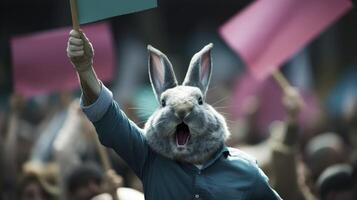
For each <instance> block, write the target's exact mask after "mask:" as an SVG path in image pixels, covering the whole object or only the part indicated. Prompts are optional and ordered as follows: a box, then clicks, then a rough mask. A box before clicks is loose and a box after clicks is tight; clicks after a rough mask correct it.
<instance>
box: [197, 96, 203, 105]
mask: <svg viewBox="0 0 357 200" xmlns="http://www.w3.org/2000/svg"><path fill="white" fill-rule="evenodd" d="M197 101H198V104H199V105H202V104H203V101H202V97H199V98H198V100H197Z"/></svg>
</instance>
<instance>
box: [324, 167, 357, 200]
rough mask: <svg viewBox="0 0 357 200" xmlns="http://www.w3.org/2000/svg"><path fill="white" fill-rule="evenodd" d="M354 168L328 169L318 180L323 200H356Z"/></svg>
mask: <svg viewBox="0 0 357 200" xmlns="http://www.w3.org/2000/svg"><path fill="white" fill-rule="evenodd" d="M353 178H354V177H353V168H352V166H351V165H349V164H335V165H331V166H329V167H327V168H326V169H325V170H324V171H323V172H322V173H321V175H320V176H319V178H318V180H317V188H318V192H319V196H320V199H321V200H355V199H356V196H354V191H353V189H354V184H355V181H354V180H353Z"/></svg>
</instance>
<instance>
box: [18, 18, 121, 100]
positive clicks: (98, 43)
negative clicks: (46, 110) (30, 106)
mask: <svg viewBox="0 0 357 200" xmlns="http://www.w3.org/2000/svg"><path fill="white" fill-rule="evenodd" d="M82 29H83V31H84V32H85V33H86V35H87V37H88V38H89V39H90V40H91V42H92V44H93V46H94V49H95V55H94V67H95V70H96V72H97V75H98V77H99V78H100V79H101V80H102V81H103V82H108V81H111V80H112V79H113V69H114V50H113V39H112V35H111V29H110V25H109V24H108V23H98V24H94V25H87V26H83V27H82ZM70 30H71V28H61V29H56V30H52V31H46V32H41V33H36V34H31V35H26V36H20V37H15V38H13V39H12V40H11V47H12V49H11V50H12V64H13V76H14V78H13V80H14V89H15V93H18V94H21V95H23V96H25V97H26V98H29V97H32V96H34V95H37V94H43V93H49V92H53V91H64V90H73V89H76V88H78V87H79V83H78V80H77V76H76V73H75V70H74V68H73V66H72V64H71V63H70V61H69V59H68V58H67V55H66V46H67V40H68V36H69V32H70Z"/></svg>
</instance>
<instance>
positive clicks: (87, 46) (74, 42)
mask: <svg viewBox="0 0 357 200" xmlns="http://www.w3.org/2000/svg"><path fill="white" fill-rule="evenodd" d="M93 55H94V50H93V46H92V44H91V43H90V41H89V40H88V38H87V37H86V36H85V34H84V33H83V32H81V31H76V30H72V31H71V32H70V33H69V39H68V43H67V56H68V57H69V58H70V59H71V62H72V64H73V66H74V67H75V68H76V70H77V72H84V71H88V70H89V69H91V68H92V66H93Z"/></svg>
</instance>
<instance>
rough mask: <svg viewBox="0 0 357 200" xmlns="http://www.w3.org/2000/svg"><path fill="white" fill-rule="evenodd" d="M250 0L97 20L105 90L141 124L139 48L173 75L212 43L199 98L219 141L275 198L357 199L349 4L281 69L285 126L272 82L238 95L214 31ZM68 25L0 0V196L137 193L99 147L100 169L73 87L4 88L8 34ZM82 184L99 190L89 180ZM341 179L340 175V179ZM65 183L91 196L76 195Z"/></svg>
mask: <svg viewBox="0 0 357 200" xmlns="http://www.w3.org/2000/svg"><path fill="white" fill-rule="evenodd" d="M251 2H253V1H251V0H240V1H237V0H222V1H213V0H196V1H188V0H181V1H169V0H159V1H158V5H159V6H158V8H155V9H151V10H147V11H143V12H139V13H135V14H129V15H124V16H120V17H114V18H111V19H109V20H107V21H108V22H109V23H110V25H111V30H112V36H113V39H114V50H115V60H116V62H115V63H116V64H115V69H114V71H115V72H114V80H112V81H110V82H108V83H107V86H108V87H109V88H110V89H111V90H112V91H113V93H114V98H115V99H116V100H117V101H118V102H119V104H121V105H122V108H123V109H124V111H125V112H126V113H127V114H128V116H129V117H130V118H131V119H132V120H133V121H135V122H136V123H137V124H138V125H139V126H141V127H142V126H143V125H144V123H145V121H146V119H147V117H148V116H150V114H151V113H152V112H153V111H154V110H155V108H156V106H157V103H156V101H155V99H154V96H153V93H152V90H151V86H150V83H149V78H148V74H147V51H146V46H147V45H148V44H152V45H153V46H155V47H156V48H158V49H160V50H161V51H162V52H164V53H165V54H166V55H167V56H168V57H169V59H170V60H171V62H172V63H173V66H174V69H175V72H176V76H177V78H178V80H179V81H182V80H183V78H184V75H185V73H186V70H187V67H188V64H189V61H190V59H191V57H192V55H193V54H194V53H195V52H197V51H199V50H200V49H201V48H202V47H203V46H204V45H206V44H208V43H210V42H212V43H214V45H215V47H214V50H213V52H212V58H213V76H212V80H211V85H210V89H209V92H208V99H207V101H208V102H209V103H210V104H212V105H213V106H214V107H216V109H217V110H218V111H219V112H220V113H222V114H223V115H224V116H225V117H226V119H227V122H228V125H229V127H230V130H231V132H232V137H231V138H230V140H229V141H228V143H229V144H230V145H231V146H235V147H237V148H241V149H243V150H245V151H247V152H248V153H251V154H253V156H255V157H256V158H257V159H258V162H259V163H260V166H261V167H262V168H263V169H264V171H265V172H266V173H267V175H268V176H269V178H270V180H271V184H272V186H273V187H274V188H276V190H277V191H278V193H279V194H281V196H282V197H283V198H284V199H347V200H348V199H357V196H356V195H357V191H356V187H354V186H355V185H356V184H355V182H356V178H355V167H356V166H357V56H356V52H357V39H356V36H357V11H356V10H355V8H353V9H352V10H351V11H350V12H348V13H347V14H346V15H344V16H343V17H342V18H341V19H339V20H338V22H337V23H335V24H333V25H332V26H330V27H329V28H328V29H327V30H325V31H324V32H323V33H322V34H321V35H320V36H319V37H318V38H317V39H314V40H313V41H312V42H311V43H310V44H309V45H307V46H306V47H305V48H303V49H302V50H300V51H299V52H298V53H297V54H295V55H294V57H293V58H291V59H290V60H289V61H288V62H286V63H285V64H284V66H282V68H281V69H282V72H283V73H284V74H285V76H286V77H287V79H288V80H289V81H290V82H291V84H292V85H293V86H295V87H296V88H297V89H298V91H299V92H300V95H301V96H302V97H303V99H304V101H305V108H304V109H302V110H301V113H300V114H301V115H300V119H298V120H297V122H296V123H290V122H289V121H288V120H286V119H287V117H286V116H289V111H288V109H287V108H286V106H284V102H283V101H282V98H283V96H284V95H283V94H282V92H281V91H280V90H279V87H278V86H277V85H276V83H275V82H274V81H273V80H272V79H268V80H266V81H265V83H264V84H263V86H261V88H260V89H259V90H257V91H256V92H254V93H252V94H249V95H245V94H241V91H242V90H244V88H246V87H249V84H250V82H249V77H247V70H246V68H245V66H244V64H243V62H242V61H241V59H240V58H239V57H238V56H237V55H236V54H235V53H234V52H233V51H232V50H231V49H230V48H229V47H228V46H227V45H226V44H225V43H224V41H223V40H222V39H221V38H220V36H219V35H218V28H219V27H220V26H221V25H222V24H223V23H224V22H225V21H227V20H228V19H229V18H230V17H232V16H233V15H234V14H236V13H237V12H239V11H240V10H241V9H243V8H245V7H246V6H247V5H248V4H250V3H251ZM353 2H354V4H356V3H357V2H356V1H353ZM68 26H71V16H70V9H69V3H68V2H67V1H55V0H47V1H42V0H32V1H21V2H20V1H15V0H2V1H0V149H1V157H0V158H1V163H0V166H1V167H0V169H1V171H0V173H1V176H0V193H1V195H2V197H0V199H39V198H40V197H39V196H41V195H42V196H43V198H42V199H70V198H69V197H68V195H72V197H71V199H76V198H77V199H81V198H82V199H90V198H91V197H92V196H94V194H95V195H96V194H99V193H104V192H103V191H102V188H101V187H102V186H101V185H103V184H102V182H106V183H107V182H109V183H110V184H111V185H114V186H115V187H124V186H125V187H129V188H134V189H136V190H137V191H142V187H141V184H140V182H139V181H138V180H137V178H135V175H134V174H133V172H131V171H130V170H129V169H128V168H127V166H126V165H125V163H123V161H122V160H121V159H120V158H119V157H118V156H117V155H116V154H115V153H113V152H112V151H111V150H108V151H107V152H108V154H109V157H110V160H111V163H112V167H113V169H114V171H115V172H116V173H114V174H115V175H113V173H109V174H110V175H108V173H107V171H105V170H103V167H102V166H101V161H100V160H101V159H100V155H99V154H98V152H97V149H98V148H97V146H96V142H95V141H96V138H95V137H93V134H92V133H93V132H95V130H94V129H93V127H92V126H91V125H90V124H89V123H88V121H87V120H86V118H85V117H84V116H83V114H82V113H81V111H80V109H79V105H78V100H77V99H78V97H79V96H80V91H79V90H78V89H77V90H74V91H55V92H51V93H44V94H39V95H37V96H34V97H32V98H30V99H28V98H24V97H22V96H21V95H19V94H15V92H14V90H13V84H14V80H13V77H14V76H13V68H12V59H11V46H10V39H11V38H13V37H15V36H20V35H24V34H30V33H33V32H38V31H46V30H51V29H55V28H60V27H68ZM94 48H95V47H94ZM63 51H65V49H63ZM29 53H31V52H29ZM48 67H51V66H48ZM34 73H36V72H34ZM73 73H74V72H73ZM28 76H31V74H28ZM247 85H248V86H247ZM242 87H244V88H242ZM265 150H266V151H265ZM273 161H274V162H273ZM275 161H276V162H275ZM80 163H81V164H80ZM274 163H275V164H274ZM287 169H288V170H287ZM289 170H291V171H289ZM277 172H279V173H277ZM284 173H285V174H287V176H288V177H289V178H286V176H285V179H284ZM59 174H61V175H59ZM289 174H290V175H289ZM291 174H295V175H291ZM78 177H85V178H82V179H80V178H78ZM108 177H110V179H111V180H110V181H108ZM117 179H119V181H118V180H117ZM91 180H95V183H97V185H98V188H99V189H98V188H97V189H96V188H95V187H94V189H93V187H92V188H91V187H90V184H89V182H90V181H91ZM341 180H342V181H341ZM346 181H351V182H348V183H350V184H342V183H346ZM113 182H114V183H113ZM110 184H109V185H110ZM116 184H117V185H116ZM99 185H100V187H99ZM104 185H105V184H104ZM287 186H289V187H287ZM77 188H85V189H86V190H87V191H88V192H87V194H92V193H93V195H92V196H87V197H83V196H80V194H78V193H79V192H78V190H77ZM107 188H108V187H106V189H107ZM107 190H108V189H107ZM98 191H100V192H98ZM341 191H342V192H341ZM28 194H32V197H33V198H31V195H28ZM34 194H35V195H34ZM296 194H299V195H296ZM36 195H38V196H37V197H36ZM76 195H77V196H76ZM353 195H355V196H353ZM29 196H30V197H29ZM138 198H139V197H138Z"/></svg>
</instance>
